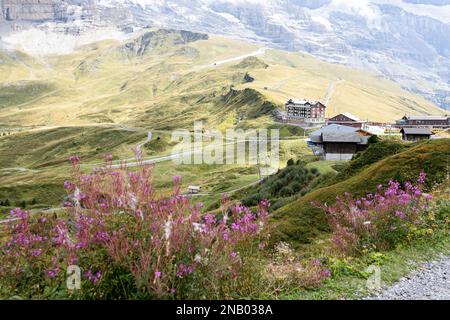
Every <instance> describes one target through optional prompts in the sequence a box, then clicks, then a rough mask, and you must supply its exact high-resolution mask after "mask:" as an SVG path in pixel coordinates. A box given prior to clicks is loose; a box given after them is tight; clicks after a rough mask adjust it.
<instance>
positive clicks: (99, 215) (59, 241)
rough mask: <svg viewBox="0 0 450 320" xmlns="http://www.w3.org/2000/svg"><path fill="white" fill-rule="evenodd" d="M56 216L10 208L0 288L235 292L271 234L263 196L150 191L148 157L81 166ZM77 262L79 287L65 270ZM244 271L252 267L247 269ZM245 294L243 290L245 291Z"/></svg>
mask: <svg viewBox="0 0 450 320" xmlns="http://www.w3.org/2000/svg"><path fill="white" fill-rule="evenodd" d="M70 161H71V162H72V168H73V181H68V182H65V183H64V188H65V189H66V190H67V193H68V197H67V200H66V201H65V203H64V207H65V213H64V214H63V215H60V216H58V217H57V216H56V215H55V216H52V217H50V216H49V217H44V216H40V217H39V218H37V217H32V215H31V214H30V213H29V212H28V211H24V210H21V209H15V210H13V211H12V212H11V216H12V218H14V221H11V222H10V223H9V224H7V225H6V232H5V233H3V236H2V237H1V238H0V239H1V247H0V273H1V280H0V283H1V287H2V288H1V291H2V292H7V293H8V294H9V296H13V295H18V296H21V297H25V298H28V297H43V298H75V299H76V298H84V299H180V298H210V299H215V298H232V297H234V295H235V294H238V292H239V293H240V294H243V293H242V292H240V291H241V290H245V289H246V286H250V285H249V284H248V281H249V280H248V279H249V278H254V277H255V276H257V275H258V271H257V270H256V267H255V265H256V264H255V263H253V262H252V259H257V257H258V255H260V254H261V253H260V252H261V250H263V249H264V247H265V245H266V241H267V237H268V233H267V232H266V226H267V222H268V219H269V214H268V208H269V203H268V202H267V201H262V202H261V203H260V204H259V205H258V209H257V210H256V211H257V212H256V213H254V212H252V211H251V210H250V209H248V208H247V207H244V206H242V205H239V204H231V203H229V204H228V205H226V204H225V205H224V206H223V207H224V208H226V209H224V210H223V212H222V213H221V214H218V215H213V214H206V215H204V214H202V213H201V208H202V205H201V204H200V203H199V204H192V203H191V201H190V200H189V199H188V197H186V196H183V195H182V194H181V192H180V178H179V177H174V189H173V192H172V194H171V195H168V196H162V195H158V194H157V193H156V192H155V189H154V188H153V186H152V183H151V166H146V165H142V166H141V167H140V168H139V169H137V170H136V171H131V170H128V169H126V168H122V169H120V170H112V169H111V161H112V157H111V156H107V159H106V166H105V167H104V168H102V169H96V170H94V171H93V172H92V173H87V174H84V173H82V172H81V171H80V159H79V158H78V157H76V156H75V157H71V158H70ZM72 265H75V266H79V268H80V269H81V290H72V291H70V290H68V289H67V287H66V278H67V274H66V270H67V268H68V267H69V266H72ZM249 274H250V275H249ZM244 294H245V293H244Z"/></svg>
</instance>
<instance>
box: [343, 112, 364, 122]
mask: <svg viewBox="0 0 450 320" xmlns="http://www.w3.org/2000/svg"><path fill="white" fill-rule="evenodd" d="M342 115H343V116H346V117H347V118H349V119H351V120H353V121H357V122H358V121H361V119H360V118H358V117H357V116H354V115H352V114H351V113H347V112H344V113H342Z"/></svg>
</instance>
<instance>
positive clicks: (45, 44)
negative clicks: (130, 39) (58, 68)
mask: <svg viewBox="0 0 450 320" xmlns="http://www.w3.org/2000/svg"><path fill="white" fill-rule="evenodd" d="M125 38H126V37H125V34H124V33H123V32H120V31H118V30H116V29H99V30H90V31H87V32H84V33H83V34H81V35H79V36H76V35H70V34H63V33H60V32H54V31H44V30H40V29H36V28H32V29H28V30H25V31H22V32H19V33H15V34H12V35H10V36H7V37H5V38H3V39H2V40H3V42H4V43H5V45H6V46H7V48H9V49H18V50H22V51H24V52H26V53H29V54H32V55H41V56H45V55H52V54H69V53H72V52H73V51H75V50H76V49H77V48H79V47H80V46H84V45H87V44H90V43H94V42H97V41H101V40H108V39H114V40H119V41H122V40H124V39H125Z"/></svg>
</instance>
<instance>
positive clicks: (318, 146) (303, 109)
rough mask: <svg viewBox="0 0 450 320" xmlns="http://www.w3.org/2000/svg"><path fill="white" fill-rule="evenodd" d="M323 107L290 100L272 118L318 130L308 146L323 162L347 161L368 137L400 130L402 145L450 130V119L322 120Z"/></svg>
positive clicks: (348, 117) (343, 115)
mask: <svg viewBox="0 0 450 320" xmlns="http://www.w3.org/2000/svg"><path fill="white" fill-rule="evenodd" d="M326 109H327V106H326V105H324V104H322V103H321V102H318V101H312V100H306V99H303V100H295V99H290V100H289V101H287V102H286V105H285V111H282V110H278V112H277V113H276V114H275V116H276V117H277V118H278V119H280V120H282V121H283V122H286V123H292V124H296V125H300V126H302V127H304V128H314V127H317V128H320V129H318V130H316V131H314V132H312V133H311V134H310V135H309V139H308V145H309V146H310V147H311V148H312V149H313V151H314V153H315V154H316V155H321V156H322V157H323V159H324V160H330V161H341V160H342V161H348V160H351V159H352V158H353V155H354V154H356V153H357V152H359V151H362V150H364V149H365V148H367V146H368V145H369V141H370V137H372V136H375V135H385V134H387V133H389V132H397V134H398V130H400V133H401V137H402V139H403V140H404V141H410V142H414V141H420V140H426V139H433V138H438V137H436V136H434V135H433V132H432V130H439V129H448V128H450V116H448V115H445V116H430V115H420V116H404V117H403V118H402V119H400V120H398V121H396V123H373V122H369V121H368V120H362V119H360V118H358V117H357V116H354V115H352V114H350V113H341V114H338V115H336V116H333V117H332V118H328V119H327V118H326V115H325V112H326Z"/></svg>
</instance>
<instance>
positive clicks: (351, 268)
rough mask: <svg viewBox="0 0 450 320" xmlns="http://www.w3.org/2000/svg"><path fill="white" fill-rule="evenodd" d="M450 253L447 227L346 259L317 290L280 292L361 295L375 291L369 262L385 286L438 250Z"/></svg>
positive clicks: (302, 296) (298, 296)
mask: <svg viewBox="0 0 450 320" xmlns="http://www.w3.org/2000/svg"><path fill="white" fill-rule="evenodd" d="M441 253H443V254H445V255H448V254H450V237H449V236H448V231H446V232H441V233H440V234H437V235H435V236H434V237H433V238H428V239H421V240H417V241H415V242H413V243H411V244H409V245H407V246H399V247H398V248H396V249H394V250H392V251H389V252H384V253H381V254H377V255H369V256H365V257H362V258H359V259H347V260H346V261H344V260H343V261H341V262H339V264H340V266H341V269H340V270H339V271H337V274H336V275H335V276H334V277H333V278H332V279H330V280H328V281H327V282H326V283H325V285H324V286H323V287H321V288H319V289H316V290H310V291H305V290H293V291H291V292H287V293H285V294H282V295H280V296H278V297H277V298H278V299H286V300H342V299H360V298H364V297H367V296H370V295H372V294H373V293H372V292H370V291H369V290H368V289H367V286H366V283H367V278H366V274H365V272H364V271H365V270H366V268H367V267H369V266H370V265H373V264H375V265H378V266H379V267H380V268H381V280H382V285H383V286H384V287H386V286H389V285H392V284H393V283H395V282H397V281H398V280H400V279H401V278H402V277H404V276H406V275H407V274H409V273H411V272H412V271H413V270H415V269H416V268H417V267H418V266H420V264H421V263H423V262H426V261H431V260H433V259H434V258H436V257H438V255H439V254H441Z"/></svg>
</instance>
